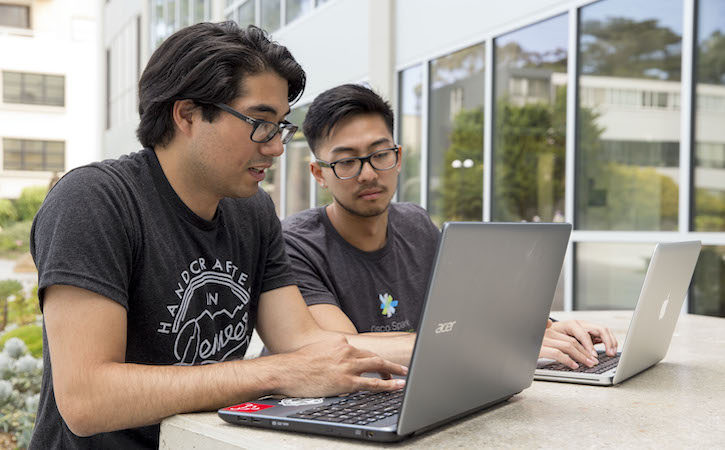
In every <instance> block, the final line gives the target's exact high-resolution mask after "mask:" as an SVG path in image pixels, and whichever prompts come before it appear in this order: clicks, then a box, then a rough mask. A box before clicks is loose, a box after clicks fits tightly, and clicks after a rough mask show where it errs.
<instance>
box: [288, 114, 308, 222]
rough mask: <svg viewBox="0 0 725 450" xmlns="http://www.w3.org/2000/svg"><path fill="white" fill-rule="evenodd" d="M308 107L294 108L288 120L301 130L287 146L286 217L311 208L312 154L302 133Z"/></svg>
mask: <svg viewBox="0 0 725 450" xmlns="http://www.w3.org/2000/svg"><path fill="white" fill-rule="evenodd" d="M308 109H309V107H308V106H299V107H297V108H294V109H293V110H292V112H291V113H290V114H289V115H288V116H287V120H289V121H290V122H292V123H293V124H295V125H297V126H298V127H300V128H299V130H297V133H296V134H295V137H294V139H292V141H290V142H289V143H288V144H287V148H286V153H287V208H286V211H285V217H288V216H290V215H292V214H294V213H296V212H299V211H302V210H304V209H307V208H309V207H310V177H311V176H312V175H310V161H312V152H311V151H310V147H309V146H308V145H307V140H306V139H305V135H304V133H303V132H302V123H303V122H304V121H305V117H306V116H307V110H308Z"/></svg>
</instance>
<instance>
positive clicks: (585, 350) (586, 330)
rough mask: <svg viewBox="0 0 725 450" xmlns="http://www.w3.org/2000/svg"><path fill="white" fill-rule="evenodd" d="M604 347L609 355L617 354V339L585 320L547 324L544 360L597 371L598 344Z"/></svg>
mask: <svg viewBox="0 0 725 450" xmlns="http://www.w3.org/2000/svg"><path fill="white" fill-rule="evenodd" d="M599 343H604V348H605V350H606V353H607V355H609V356H614V355H616V354H617V338H616V337H614V333H612V331H611V330H610V329H609V328H606V327H603V326H600V325H597V324H593V323H589V322H585V321H582V320H564V321H562V322H554V323H551V324H547V326H546V332H545V333H544V342H543V344H542V345H541V352H540V353H539V357H540V358H550V359H554V360H556V361H558V362H560V363H562V364H564V365H566V366H568V367H571V368H572V369H576V368H577V367H579V364H578V363H581V364H584V365H586V366H587V367H593V366H595V365H596V364H598V363H599V361H598V360H597V351H596V350H595V349H594V344H599Z"/></svg>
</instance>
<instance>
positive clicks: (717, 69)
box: [697, 30, 725, 84]
mask: <svg viewBox="0 0 725 450" xmlns="http://www.w3.org/2000/svg"><path fill="white" fill-rule="evenodd" d="M697 81H698V82H700V83H709V84H725V35H724V34H722V32H721V31H720V30H716V31H714V32H713V33H712V34H711V35H710V36H708V37H707V38H706V39H703V40H702V42H701V43H700V48H699V51H698V54H697Z"/></svg>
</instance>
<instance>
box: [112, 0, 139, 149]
mask: <svg viewBox="0 0 725 450" xmlns="http://www.w3.org/2000/svg"><path fill="white" fill-rule="evenodd" d="M139 18H140V23H139ZM139 25H140V30H138V29H137V28H138V27H139ZM148 27H149V3H148V1H146V0H115V1H111V2H108V4H107V5H106V7H105V8H104V10H103V41H102V42H103V44H102V54H103V61H102V63H101V64H102V66H103V76H102V78H101V82H102V83H103V88H102V93H103V95H102V101H101V103H102V108H103V109H102V113H103V123H102V130H104V131H103V158H117V157H118V156H120V155H123V154H128V153H131V152H134V151H137V150H139V149H140V148H141V144H139V142H138V140H137V139H136V127H137V126H138V100H137V99H138V74H139V73H140V71H142V70H143V68H144V67H145V65H146V61H147V60H148V57H149V53H150V52H149V38H148V36H149V28H148ZM139 37H140V39H141V42H139ZM106 51H110V56H111V60H110V66H111V72H110V74H107V73H106ZM139 51H140V53H141V54H140V55H139ZM139 61H140V65H141V67H140V68H139V67H138V66H139ZM109 75H110V82H111V83H110V86H106V83H107V79H109V78H107V77H108V76H109ZM107 89H110V91H108V92H107ZM109 101H110V105H107V102H109ZM109 114H110V117H107V115H109ZM107 121H108V122H107ZM108 124H110V127H108V126H107V125H108Z"/></svg>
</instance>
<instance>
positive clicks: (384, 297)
mask: <svg viewBox="0 0 725 450" xmlns="http://www.w3.org/2000/svg"><path fill="white" fill-rule="evenodd" d="M378 299H379V300H380V309H382V310H383V312H382V314H383V315H384V316H388V319H390V318H391V317H393V314H395V307H396V306H398V301H397V300H393V296H392V295H390V294H388V293H387V292H386V293H385V294H380V295H378Z"/></svg>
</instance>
